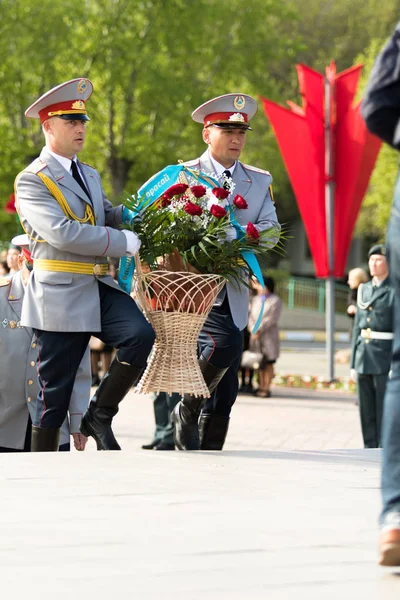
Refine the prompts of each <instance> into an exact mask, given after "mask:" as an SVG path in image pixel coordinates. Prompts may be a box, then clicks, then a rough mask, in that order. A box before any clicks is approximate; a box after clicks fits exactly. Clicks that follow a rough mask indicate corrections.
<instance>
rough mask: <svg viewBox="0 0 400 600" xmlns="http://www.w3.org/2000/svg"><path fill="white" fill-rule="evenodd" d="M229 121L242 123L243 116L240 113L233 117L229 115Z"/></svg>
mask: <svg viewBox="0 0 400 600" xmlns="http://www.w3.org/2000/svg"><path fill="white" fill-rule="evenodd" d="M229 120H230V121H235V122H240V123H244V116H243V115H242V114H240V113H235V114H234V115H231V116H230V117H229Z"/></svg>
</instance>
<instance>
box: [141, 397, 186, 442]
mask: <svg viewBox="0 0 400 600" xmlns="http://www.w3.org/2000/svg"><path fill="white" fill-rule="evenodd" d="M180 399H181V396H180V394H167V393H166V392H159V393H158V394H154V399H153V407H154V418H155V422H156V429H155V432H154V436H153V439H152V441H151V442H150V443H149V444H143V446H142V448H143V450H175V444H174V427H173V425H172V423H171V419H170V415H171V413H172V411H173V410H174V408H175V406H176V405H177V404H178V402H179V400H180Z"/></svg>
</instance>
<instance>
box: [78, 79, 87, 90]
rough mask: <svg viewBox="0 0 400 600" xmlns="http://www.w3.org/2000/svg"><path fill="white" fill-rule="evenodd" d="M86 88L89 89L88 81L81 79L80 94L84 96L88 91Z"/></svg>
mask: <svg viewBox="0 0 400 600" xmlns="http://www.w3.org/2000/svg"><path fill="white" fill-rule="evenodd" d="M86 88H87V83H86V79H81V80H80V81H79V82H78V87H77V90H78V94H83V93H84V92H85V91H86Z"/></svg>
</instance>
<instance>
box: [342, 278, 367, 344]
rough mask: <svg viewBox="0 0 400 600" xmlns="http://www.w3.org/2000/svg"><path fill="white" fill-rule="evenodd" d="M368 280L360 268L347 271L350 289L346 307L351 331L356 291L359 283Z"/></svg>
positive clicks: (355, 305)
mask: <svg viewBox="0 0 400 600" xmlns="http://www.w3.org/2000/svg"><path fill="white" fill-rule="evenodd" d="M368 280H369V277H368V274H367V273H366V272H365V271H364V269H361V267H356V268H355V269H351V270H350V271H349V275H348V280H347V284H348V286H349V288H350V291H349V295H348V300H347V303H348V306H347V316H348V317H349V318H350V319H351V329H350V331H351V332H352V331H353V322H354V317H355V316H356V312H357V290H358V286H359V285H360V283H367V281H368Z"/></svg>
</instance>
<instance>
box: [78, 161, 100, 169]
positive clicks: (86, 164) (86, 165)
mask: <svg viewBox="0 0 400 600" xmlns="http://www.w3.org/2000/svg"><path fill="white" fill-rule="evenodd" d="M79 162H80V163H81V165H85V167H90V168H91V169H93V171H96V167H93V166H92V165H89V163H87V162H83V160H80V161H79Z"/></svg>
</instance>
